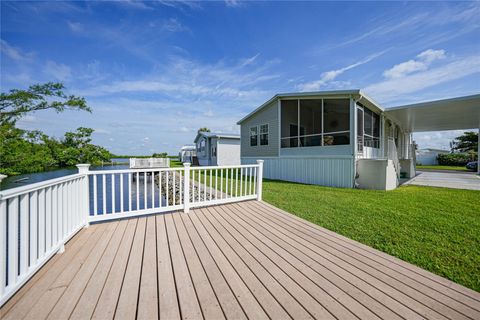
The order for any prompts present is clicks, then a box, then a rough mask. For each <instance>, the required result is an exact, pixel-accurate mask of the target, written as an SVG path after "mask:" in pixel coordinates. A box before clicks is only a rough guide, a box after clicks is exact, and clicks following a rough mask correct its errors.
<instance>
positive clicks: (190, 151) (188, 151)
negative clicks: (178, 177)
mask: <svg viewBox="0 0 480 320" xmlns="http://www.w3.org/2000/svg"><path fill="white" fill-rule="evenodd" d="M196 151H197V148H196V147H195V145H192V144H186V145H184V146H183V147H182V148H181V149H180V152H179V153H178V161H180V162H182V163H183V162H190V163H193V157H195V156H196V155H197V152H196Z"/></svg>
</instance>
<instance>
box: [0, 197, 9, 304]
mask: <svg viewBox="0 0 480 320" xmlns="http://www.w3.org/2000/svg"><path fill="white" fill-rule="evenodd" d="M7 227H8V226H7V201H6V200H4V201H0V297H2V296H3V295H4V294H5V287H6V286H7V283H6V272H7Z"/></svg>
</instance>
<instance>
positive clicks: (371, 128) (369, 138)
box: [363, 107, 380, 148]
mask: <svg viewBox="0 0 480 320" xmlns="http://www.w3.org/2000/svg"><path fill="white" fill-rule="evenodd" d="M363 110H364V112H363V114H364V115H363V122H364V127H363V128H364V129H363V137H364V138H363V140H364V145H365V146H366V147H371V148H380V116H379V115H378V114H376V113H375V112H373V111H371V110H369V109H367V108H366V107H363Z"/></svg>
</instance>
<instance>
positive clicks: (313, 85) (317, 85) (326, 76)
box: [297, 51, 385, 91]
mask: <svg viewBox="0 0 480 320" xmlns="http://www.w3.org/2000/svg"><path fill="white" fill-rule="evenodd" d="M384 53H385V51H382V52H378V53H375V54H372V55H370V56H368V57H366V58H364V59H362V60H360V61H358V62H356V63H353V64H351V65H348V66H346V67H343V68H340V69H336V70H330V71H326V72H324V73H322V74H321V76H320V79H318V80H315V81H311V82H307V83H302V84H299V85H297V89H299V90H300V91H318V90H320V89H321V88H322V87H325V86H327V85H329V86H330V85H332V84H333V86H338V84H339V83H338V82H334V80H335V79H336V78H337V77H338V76H339V75H341V74H342V73H344V72H346V71H348V70H351V69H353V68H356V67H359V66H361V65H363V64H366V63H368V62H370V61H372V60H373V59H375V58H377V57H379V56H381V55H382V54H384Z"/></svg>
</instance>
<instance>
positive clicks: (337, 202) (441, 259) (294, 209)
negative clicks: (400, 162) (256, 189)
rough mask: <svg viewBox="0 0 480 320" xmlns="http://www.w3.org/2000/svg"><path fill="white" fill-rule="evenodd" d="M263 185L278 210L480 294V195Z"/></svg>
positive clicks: (418, 189) (266, 197)
mask: <svg viewBox="0 0 480 320" xmlns="http://www.w3.org/2000/svg"><path fill="white" fill-rule="evenodd" d="M263 186H264V191H263V198H264V200H265V201H267V202H268V203H271V204H272V205H274V206H276V207H278V208H281V209H284V210H286V211H288V212H291V213H293V214H295V215H297V216H299V217H301V218H304V219H306V220H308V221H311V222H313V223H315V224H317V225H320V226H322V227H324V228H327V229H329V230H332V231H334V232H337V233H339V234H342V235H344V236H346V237H348V238H351V239H354V240H356V241H359V242H361V243H364V244H366V245H368V246H370V247H373V248H376V249H378V250H381V251H384V252H386V253H388V254H390V255H393V256H396V257H398V258H400V259H402V260H405V261H408V262H410V263H413V264H415V265H417V266H419V267H421V268H423V269H426V270H429V271H431V272H433V273H436V274H438V275H440V276H442V277H445V278H448V279H450V280H452V281H455V282H457V283H459V284H462V285H464V286H466V287H469V288H471V289H473V290H476V291H479V292H480V201H479V199H480V192H479V191H473V190H457V189H447V188H433V187H420V186H403V187H400V188H398V189H396V190H393V191H388V192H384V191H375V190H358V189H339V188H328V187H321V186H312V185H302V184H295V183H289V182H283V181H268V180H264V184H263Z"/></svg>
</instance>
